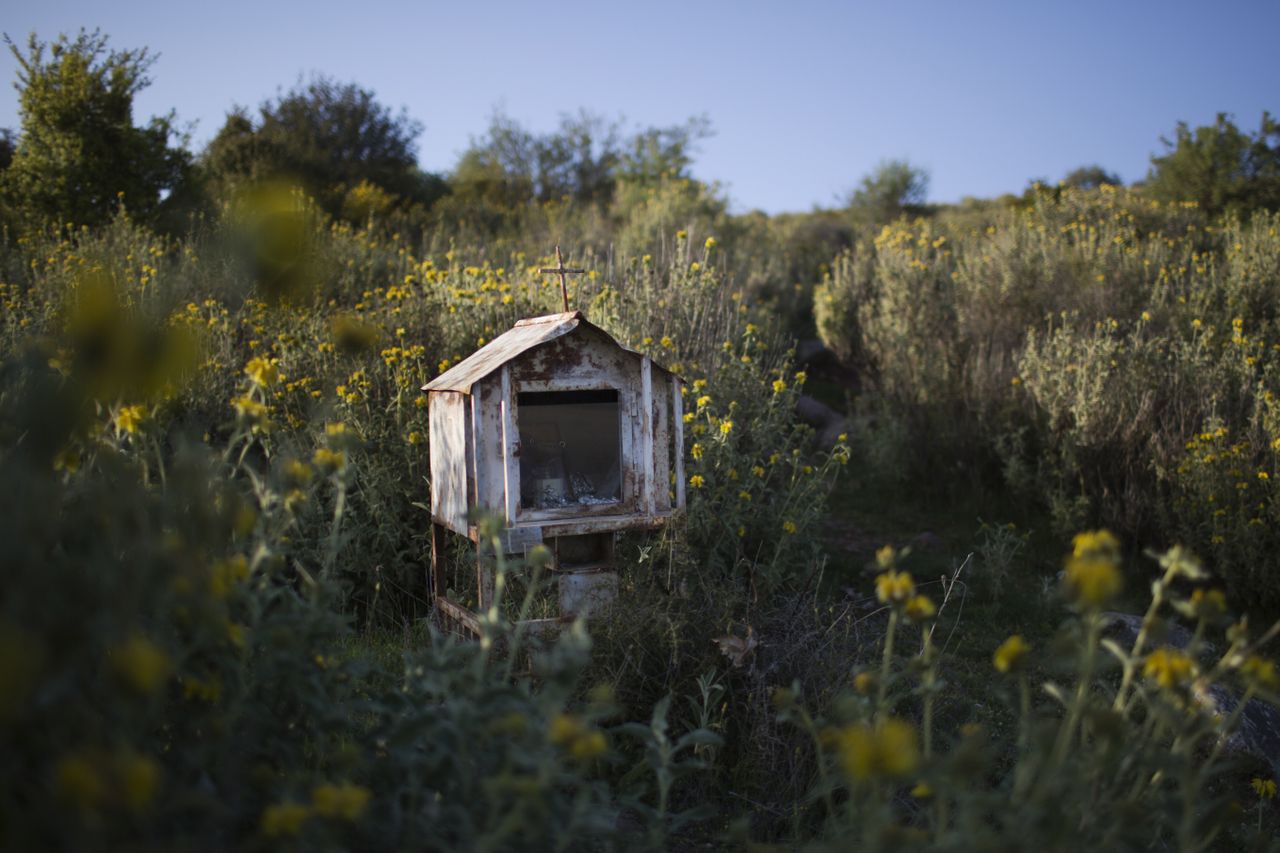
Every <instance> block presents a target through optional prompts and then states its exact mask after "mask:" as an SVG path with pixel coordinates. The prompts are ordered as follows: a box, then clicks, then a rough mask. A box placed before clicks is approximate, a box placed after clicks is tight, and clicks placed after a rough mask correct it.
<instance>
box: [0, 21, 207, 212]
mask: <svg viewBox="0 0 1280 853" xmlns="http://www.w3.org/2000/svg"><path fill="white" fill-rule="evenodd" d="M5 42H6V44H8V46H9V50H10V51H11V52H12V53H13V55H14V57H15V58H16V59H17V61H18V79H17V81H16V82H15V83H14V87H15V88H16V89H17V90H18V92H19V99H18V110H19V115H20V116H21V120H22V127H21V130H20V132H19V135H18V138H17V143H16V146H14V148H13V151H12V161H11V162H10V164H9V167H8V168H7V169H5V170H4V171H3V178H2V179H0V192H3V195H4V199H5V202H6V204H7V206H8V207H10V208H11V209H13V210H14V211H16V212H17V213H18V215H19V216H21V217H22V218H23V219H24V220H26V221H29V222H45V221H55V222H74V223H77V224H86V225H93V224H96V223H99V222H102V221H104V220H105V219H107V218H109V217H110V216H111V215H112V213H113V212H114V211H115V210H116V209H117V208H118V206H119V205H120V203H121V202H123V203H125V204H127V205H128V207H129V209H130V210H131V211H132V212H133V213H134V215H135V216H139V217H142V218H147V217H150V216H152V215H153V214H155V213H156V212H157V210H158V209H159V208H160V206H161V203H162V201H163V199H164V198H165V197H166V196H168V194H169V193H170V192H171V191H173V190H174V189H175V188H177V187H178V186H179V185H180V184H181V183H182V182H183V180H184V179H185V177H186V175H187V172H188V167H189V165H190V155H189V154H188V152H187V151H186V150H185V148H184V147H182V146H181V145H178V146H176V147H171V146H170V141H171V139H172V138H174V137H175V136H177V134H176V133H175V130H174V119H173V115H172V114H170V115H168V116H162V117H158V118H153V119H151V121H150V122H149V123H148V124H147V125H146V126H144V127H135V126H134V124H133V98H134V95H136V94H137V93H138V92H139V91H141V90H142V89H144V88H146V86H147V85H149V84H150V82H151V81H150V80H149V78H148V77H147V76H146V72H147V69H148V68H150V66H151V64H152V62H153V61H154V57H153V56H151V55H150V54H149V53H148V52H147V50H146V49H145V48H143V49H139V50H123V51H117V50H110V49H109V48H108V47H107V37H106V36H105V35H103V34H101V33H100V32H99V31H97V30H95V31H93V32H92V33H90V32H86V31H84V30H81V31H80V33H79V34H78V35H77V36H76V37H75V38H69V37H68V36H66V35H60V36H59V37H58V39H57V40H56V41H54V42H53V43H52V44H46V43H45V42H42V41H40V40H39V39H38V38H37V37H36V35H35V34H34V33H32V34H31V35H30V36H29V38H28V39H27V43H26V47H25V50H24V49H22V48H19V47H18V45H17V44H15V43H14V41H13V40H12V39H11V38H9V37H8V36H7V35H6V36H5Z"/></svg>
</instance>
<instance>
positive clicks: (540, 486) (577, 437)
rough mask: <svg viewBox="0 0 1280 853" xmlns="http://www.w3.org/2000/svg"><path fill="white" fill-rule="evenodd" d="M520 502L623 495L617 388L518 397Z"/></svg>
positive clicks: (560, 502) (554, 503)
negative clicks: (615, 389)
mask: <svg viewBox="0 0 1280 853" xmlns="http://www.w3.org/2000/svg"><path fill="white" fill-rule="evenodd" d="M516 417H517V419H518V421H519V427H520V506H521V507H523V508H525V509H552V508H558V507H570V506H596V505H599V504H610V503H616V502H618V501H620V500H621V499H622V444H621V441H620V440H619V437H618V430H619V426H618V392H617V391H614V390H607V391H538V392H525V393H523V394H518V395H517V396H516Z"/></svg>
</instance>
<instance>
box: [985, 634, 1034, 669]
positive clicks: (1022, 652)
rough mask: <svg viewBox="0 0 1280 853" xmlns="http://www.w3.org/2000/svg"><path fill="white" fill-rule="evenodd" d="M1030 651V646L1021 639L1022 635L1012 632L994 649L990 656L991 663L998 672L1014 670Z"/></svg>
mask: <svg viewBox="0 0 1280 853" xmlns="http://www.w3.org/2000/svg"><path fill="white" fill-rule="evenodd" d="M1030 651H1031V646H1030V645H1028V644H1027V641H1026V640H1024V639H1022V635H1021V634H1014V635H1012V636H1011V637H1009V639H1007V640H1005V641H1004V642H1003V643H1001V644H1000V648H998V649H996V651H995V654H994V655H992V656H991V663H992V664H993V665H994V666H995V668H996V670H997V671H998V672H1014V671H1016V670H1017V669H1019V668H1020V667H1021V666H1022V662H1023V661H1024V660H1025V659H1026V657H1027V653H1028V652H1030Z"/></svg>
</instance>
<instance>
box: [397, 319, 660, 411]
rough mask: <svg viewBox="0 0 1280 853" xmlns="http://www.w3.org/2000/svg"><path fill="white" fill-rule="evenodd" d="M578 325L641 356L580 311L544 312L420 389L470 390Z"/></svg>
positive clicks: (655, 365)
mask: <svg viewBox="0 0 1280 853" xmlns="http://www.w3.org/2000/svg"><path fill="white" fill-rule="evenodd" d="M579 326H587V327H588V328H591V329H594V330H596V331H597V332H599V333H600V334H602V335H604V336H605V337H606V338H608V339H609V340H611V341H613V342H614V344H616V345H617V347H618V349H620V350H623V351H624V352H629V353H631V354H632V355H635V356H637V357H643V356H641V354H640V353H638V352H635V351H634V350H629V349H627V348H626V347H624V346H623V345H622V344H619V343H618V342H617V341H616V340H614V339H613V337H612V336H611V335H610V334H609V333H608V332H606V331H604V330H603V329H601V328H600V327H599V326H597V325H595V324H594V323H591V322H589V321H588V320H587V318H586V317H584V316H583V315H582V312H581V311H569V312H567V313H564V314H547V315H544V316H542V317H527V318H525V319H523V320H519V321H517V322H516V324H515V325H514V326H512V327H511V328H510V329H508V330H507V331H505V332H503V333H502V334H501V335H498V337H496V338H494V339H493V340H491V341H489V343H487V344H485V345H484V346H482V347H480V349H478V350H476V351H475V352H473V353H472V354H471V355H469V356H467V357H466V358H464V359H463V360H462V361H460V362H458V363H457V364H455V365H454V366H453V367H451V368H449V369H448V370H446V371H445V372H444V373H441V374H440V375H439V376H437V377H436V378H435V379H432V380H431V381H430V382H428V383H427V384H426V385H423V386H422V390H423V391H461V392H462V393H464V394H470V393H471V386H473V385H475V383H477V382H479V381H480V380H481V379H484V378H485V377H486V376H488V375H489V374H491V373H493V372H494V371H495V370H498V369H499V368H501V367H502V365H504V364H506V363H507V362H509V361H511V360H512V359H514V358H516V357H517V356H519V355H521V354H522V353H525V352H528V351H529V350H531V349H533V348H534V347H536V346H540V345H541V344H545V343H548V342H550V341H554V340H555V339H556V338H559V337H563V336H564V335H567V334H569V333H570V332H572V331H573V330H574V329H576V328H578V327H579ZM653 366H654V367H656V368H658V369H659V370H662V371H664V372H666V373H670V372H671V371H669V370H667V369H666V368H665V367H663V366H662V365H660V364H658V363H657V362H656V361H655V362H653Z"/></svg>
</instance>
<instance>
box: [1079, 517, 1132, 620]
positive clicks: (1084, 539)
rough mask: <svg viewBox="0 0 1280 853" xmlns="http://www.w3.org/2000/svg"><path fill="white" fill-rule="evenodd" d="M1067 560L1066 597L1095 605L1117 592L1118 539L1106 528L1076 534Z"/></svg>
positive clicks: (1120, 580)
mask: <svg viewBox="0 0 1280 853" xmlns="http://www.w3.org/2000/svg"><path fill="white" fill-rule="evenodd" d="M1072 545H1073V550H1072V553H1071V556H1070V557H1069V558H1068V559H1067V567H1066V590H1067V595H1068V597H1070V598H1071V600H1073V601H1074V602H1076V603H1077V604H1079V605H1081V606H1083V607H1085V608H1098V607H1102V606H1103V605H1105V604H1107V603H1108V602H1110V601H1111V600H1112V599H1113V598H1115V597H1116V596H1117V595H1119V594H1120V590H1121V589H1122V588H1123V586H1124V578H1123V576H1122V575H1121V574H1120V542H1119V540H1117V539H1116V537H1115V536H1114V535H1113V534H1112V533H1111V532H1110V531H1108V530H1093V531H1087V532H1084V533H1079V534H1077V535H1076V537H1075V539H1074V540H1072Z"/></svg>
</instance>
